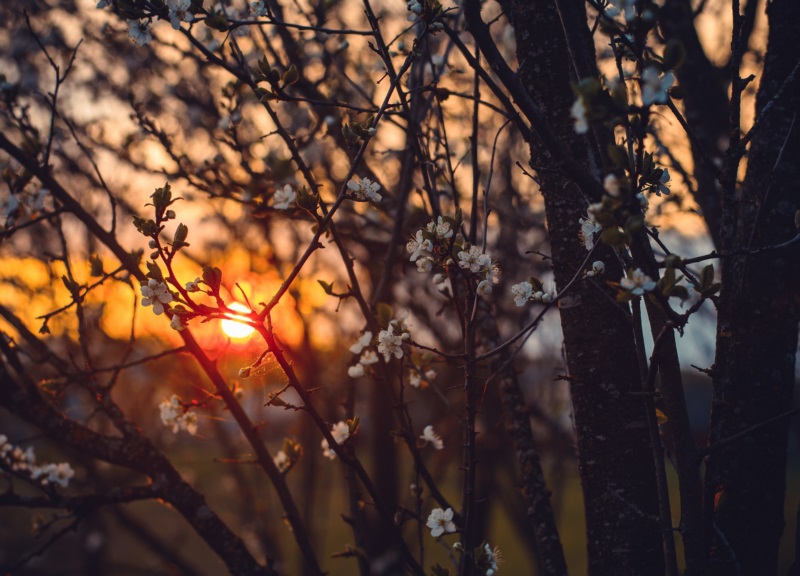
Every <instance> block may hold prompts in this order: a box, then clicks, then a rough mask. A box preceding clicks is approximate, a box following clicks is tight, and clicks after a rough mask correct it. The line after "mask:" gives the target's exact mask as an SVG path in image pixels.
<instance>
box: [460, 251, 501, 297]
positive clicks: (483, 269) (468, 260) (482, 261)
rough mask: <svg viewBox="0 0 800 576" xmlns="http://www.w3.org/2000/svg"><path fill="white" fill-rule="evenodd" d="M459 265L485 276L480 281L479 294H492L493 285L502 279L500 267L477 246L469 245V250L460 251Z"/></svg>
mask: <svg viewBox="0 0 800 576" xmlns="http://www.w3.org/2000/svg"><path fill="white" fill-rule="evenodd" d="M465 248H466V246H465ZM458 266H459V268H462V269H464V270H469V271H470V272H471V273H472V274H479V275H482V276H483V280H481V281H480V282H479V283H478V294H480V295H481V296H488V295H489V294H491V293H492V286H493V285H494V284H497V283H498V282H499V281H500V267H499V266H498V265H497V263H496V262H492V258H491V257H490V256H489V255H488V254H486V253H484V252H481V249H480V248H479V247H477V246H469V248H467V250H462V251H460V252H459V253H458Z"/></svg>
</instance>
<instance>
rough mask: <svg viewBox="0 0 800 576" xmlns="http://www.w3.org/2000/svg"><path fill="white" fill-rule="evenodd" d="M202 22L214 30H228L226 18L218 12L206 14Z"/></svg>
mask: <svg viewBox="0 0 800 576" xmlns="http://www.w3.org/2000/svg"><path fill="white" fill-rule="evenodd" d="M204 22H205V24H206V26H208V27H209V28H212V29H214V30H219V31H220V32H226V31H227V30H228V19H227V18H225V16H223V15H222V14H220V13H219V12H217V13H216V14H212V15H211V16H208V17H207V18H206V19H205V20H204Z"/></svg>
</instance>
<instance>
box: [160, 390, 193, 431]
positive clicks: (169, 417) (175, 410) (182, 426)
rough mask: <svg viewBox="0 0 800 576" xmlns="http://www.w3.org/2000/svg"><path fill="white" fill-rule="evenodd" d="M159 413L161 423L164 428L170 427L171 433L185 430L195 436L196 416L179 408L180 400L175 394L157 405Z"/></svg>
mask: <svg viewBox="0 0 800 576" xmlns="http://www.w3.org/2000/svg"><path fill="white" fill-rule="evenodd" d="M159 410H160V412H161V422H162V423H163V424H164V426H167V427H169V426H171V427H172V432H173V433H175V434H177V433H178V430H186V431H187V432H188V433H189V434H191V435H192V436H194V435H195V434H197V414H195V413H194V412H191V411H185V410H184V409H183V407H182V406H181V400H180V398H178V397H177V396H176V395H175V394H173V395H172V397H171V398H169V399H168V400H164V401H163V402H162V403H161V404H160V405H159Z"/></svg>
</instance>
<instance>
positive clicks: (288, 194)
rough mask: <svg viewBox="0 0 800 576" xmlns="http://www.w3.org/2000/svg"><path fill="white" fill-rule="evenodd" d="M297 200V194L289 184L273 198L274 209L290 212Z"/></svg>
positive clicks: (280, 189)
mask: <svg viewBox="0 0 800 576" xmlns="http://www.w3.org/2000/svg"><path fill="white" fill-rule="evenodd" d="M296 199H297V192H295V190H294V188H292V187H291V185H289V184H287V185H286V186H284V187H283V188H278V189H277V190H275V194H274V195H273V196H272V207H273V208H275V209H276V210H288V209H289V208H291V206H292V204H294V201H295V200H296Z"/></svg>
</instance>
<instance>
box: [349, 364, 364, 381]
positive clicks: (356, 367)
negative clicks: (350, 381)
mask: <svg viewBox="0 0 800 576" xmlns="http://www.w3.org/2000/svg"><path fill="white" fill-rule="evenodd" d="M347 375H348V376H350V378H361V377H362V376H363V375H364V366H363V364H361V363H360V362H359V363H357V364H353V365H352V366H350V368H348V369H347Z"/></svg>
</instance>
